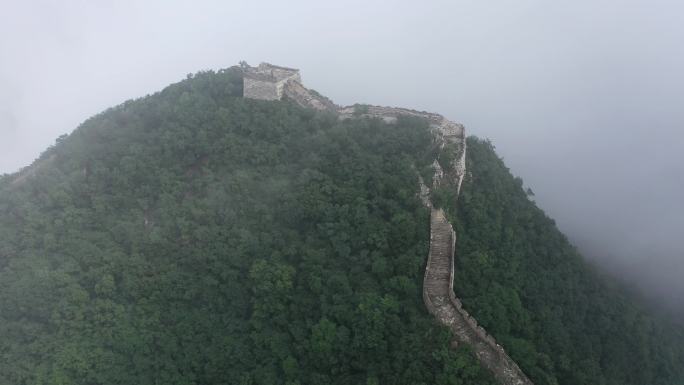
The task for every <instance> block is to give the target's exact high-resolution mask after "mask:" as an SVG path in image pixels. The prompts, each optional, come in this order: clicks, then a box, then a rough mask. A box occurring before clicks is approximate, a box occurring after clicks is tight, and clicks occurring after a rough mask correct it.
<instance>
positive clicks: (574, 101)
mask: <svg viewBox="0 0 684 385" xmlns="http://www.w3.org/2000/svg"><path fill="white" fill-rule="evenodd" d="M2 3H3V4H2V5H3V12H2V15H1V16H0V55H1V57H0V173H10V172H14V171H17V170H18V169H19V168H21V167H23V166H26V165H28V164H30V163H31V161H32V160H33V159H35V158H36V157H37V156H38V155H39V153H40V152H41V151H42V150H44V149H45V148H46V147H47V146H49V145H50V144H52V143H54V139H55V138H56V137H58V136H59V135H61V134H63V133H68V132H71V131H72V130H73V129H74V128H75V127H76V126H77V125H78V124H79V123H80V122H82V121H83V120H84V119H86V118H87V117H89V116H92V115H93V114H95V113H98V112H100V111H102V110H103V109H105V108H107V107H110V106H113V105H115V104H118V103H120V102H122V101H124V100H126V99H130V98H135V97H139V96H143V95H145V94H148V93H152V92H155V91H157V90H160V89H161V88H163V87H164V86H165V85H167V84H169V83H171V82H175V81H178V80H180V79H182V78H183V77H184V76H185V75H186V74H187V73H191V72H196V71H198V70H203V69H219V68H224V67H228V66H231V65H233V64H236V63H237V62H238V61H239V60H246V61H248V62H249V63H250V64H257V63H258V62H260V61H269V62H272V63H275V64H280V65H286V66H293V67H298V68H300V69H301V70H302V76H303V80H304V82H305V84H306V85H307V86H308V87H311V88H314V89H316V90H318V91H320V92H321V93H323V94H325V95H327V96H329V97H331V98H332V99H333V100H334V101H336V102H337V103H339V104H352V103H355V102H362V103H372V104H381V105H397V106H404V107H411V108H416V109H421V110H428V111H435V112H439V113H442V114H444V115H445V116H447V117H449V118H451V119H453V120H456V121H460V122H463V123H464V124H465V125H466V128H467V129H468V132H469V133H470V134H474V135H478V136H482V137H488V138H491V139H492V141H493V142H494V144H495V145H496V146H497V149H498V151H499V153H500V155H501V156H503V157H504V158H505V160H506V162H507V164H508V166H509V167H510V168H511V169H512V171H513V173H514V174H516V175H518V176H521V177H522V178H523V179H524V181H525V184H526V185H527V186H529V187H531V188H532V190H533V191H534V192H535V194H536V196H535V199H536V201H537V202H538V204H539V205H540V206H541V207H542V208H544V209H545V210H546V211H547V212H548V213H549V215H551V216H552V217H553V218H555V219H556V221H557V223H558V225H559V226H560V227H561V229H562V230H564V231H565V232H566V233H567V234H568V236H569V238H570V239H571V240H573V242H574V243H575V244H576V245H577V246H578V247H579V248H580V249H581V250H582V251H583V252H584V254H585V255H586V256H588V257H589V258H590V259H591V260H592V261H594V262H596V263H598V264H599V265H601V266H603V268H604V269H607V270H608V271H610V272H611V273H613V274H615V275H616V276H618V277H620V278H621V279H623V280H624V281H625V282H629V283H635V284H636V286H637V287H639V288H640V289H643V292H644V293H645V294H646V295H647V297H648V298H649V299H651V300H657V301H656V302H658V303H665V304H667V305H668V306H669V307H670V308H671V309H674V310H678V309H682V308H684V306H683V305H684V302H683V300H682V299H681V298H684V280H682V279H681V277H682V276H684V244H683V243H682V240H681V237H682V230H684V204H683V203H682V201H681V198H680V197H681V195H682V193H681V191H682V187H684V133H683V132H682V128H683V125H684V109H683V107H684V103H683V102H684V98H683V95H682V92H684V91H683V90H684V75H683V74H682V69H683V68H684V52H683V47H684V45H683V44H682V42H683V41H684V6H683V5H681V4H680V3H679V2H677V1H664V0H648V1H647V0H642V1H633V0H621V1H617V0H615V1H606V0H576V1H557V2H548V1H541V0H518V1H489V2H482V1H474V0H473V1H423V2H416V1H396V2H389V1H386V2H385V1H383V2H380V1H369V0H365V1H349V2H335V3H334V4H326V3H327V2H321V1H288V2H281V1H260V2H254V1H251V2H247V1H244V2H240V1H234V2H225V1H192V2H190V1H178V2H168V1H147V2H145V4H140V2H134V1H98V2H92V1H66V2H56V1H33V2H21V3H20V2H7V0H3V1H2ZM485 3H486V4H485Z"/></svg>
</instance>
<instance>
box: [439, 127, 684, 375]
mask: <svg viewBox="0 0 684 385" xmlns="http://www.w3.org/2000/svg"><path fill="white" fill-rule="evenodd" d="M467 157H468V158H467V165H468V170H469V174H468V176H467V177H466V178H465V180H464V183H463V188H462V190H461V194H460V197H459V201H458V210H456V207H450V209H451V210H450V214H451V215H452V217H453V218H455V222H456V232H457V233H458V234H459V238H458V242H457V255H458V258H457V259H456V261H457V266H456V277H455V280H454V287H455V291H456V293H457V295H458V296H459V297H461V299H462V301H463V304H464V306H465V308H467V309H468V310H469V311H470V312H471V314H472V315H473V316H474V317H475V318H476V319H477V320H478V322H480V323H481V324H482V325H483V326H484V327H485V328H486V329H487V331H488V332H490V333H492V334H493V335H494V336H495V337H496V339H497V341H498V342H500V343H501V344H502V345H504V346H505V347H506V351H507V352H508V353H509V354H510V355H511V357H512V358H513V359H515V360H516V362H517V363H518V364H519V365H520V366H521V367H522V369H523V370H524V371H525V372H526V373H527V374H528V375H530V376H531V377H532V379H533V380H534V382H535V383H536V384H554V383H560V384H573V385H578V384H616V385H617V384H682V383H684V364H683V363H684V349H683V346H684V336H683V335H682V330H681V328H677V327H675V326H673V325H671V324H670V323H669V322H668V321H667V320H666V319H659V318H658V317H657V316H652V315H650V314H648V313H647V312H646V311H645V310H644V308H643V307H642V306H640V305H639V304H637V303H636V302H635V301H634V300H632V299H631V298H628V297H627V296H626V295H625V294H624V293H625V291H624V290H622V289H621V288H620V287H618V286H616V285H615V284H613V283H611V281H610V280H609V279H608V278H607V277H604V276H601V275H600V274H598V273H597V272H596V271H593V270H592V269H591V268H589V267H588V265H587V264H586V263H585V262H584V261H583V260H582V258H581V257H580V256H579V254H578V253H577V251H576V250H575V249H574V248H573V247H572V246H571V245H570V244H569V243H568V241H567V239H566V238H565V236H564V235H563V234H561V233H560V232H559V231H558V229H557V228H556V227H555V224H554V222H553V220H551V219H549V218H548V217H546V215H545V214H544V213H543V211H542V210H540V209H539V208H537V207H536V206H535V204H534V203H533V202H532V201H530V199H529V196H528V195H527V194H526V193H525V191H524V190H523V188H522V181H521V180H520V179H519V178H514V177H513V176H512V175H511V174H510V172H509V171H508V169H507V168H506V167H505V165H504V163H503V161H502V160H501V159H500V158H498V156H497V155H496V153H495V152H494V148H493V146H492V144H491V143H490V142H488V141H483V140H479V139H477V138H472V137H471V138H469V140H468V154H467Z"/></svg>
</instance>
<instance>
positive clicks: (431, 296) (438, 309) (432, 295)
mask: <svg viewBox="0 0 684 385" xmlns="http://www.w3.org/2000/svg"><path fill="white" fill-rule="evenodd" d="M455 244H456V233H454V230H453V228H452V226H451V224H450V223H449V221H448V220H447V218H446V216H445V215H444V211H443V210H441V209H435V208H431V214H430V252H429V254H428V261H427V265H426V267H425V279H424V281H423V300H424V301H425V305H426V306H427V308H428V311H429V312H430V313H431V314H432V315H433V316H435V318H436V319H437V320H438V321H439V322H440V323H442V324H443V325H445V326H447V327H449V328H450V329H451V331H452V332H453V334H454V339H455V342H456V343H464V344H468V345H470V346H471V347H472V349H473V351H474V352H475V355H476V356H477V358H478V359H479V361H480V363H481V364H482V366H484V367H485V368H487V369H488V370H489V371H491V372H492V374H494V377H496V379H497V380H498V381H499V382H500V383H501V384H504V385H532V381H530V379H528V378H527V376H525V374H524V373H523V372H522V370H520V368H519V367H518V365H517V364H516V363H515V362H514V361H513V360H512V359H511V358H510V357H509V356H508V355H507V354H506V352H505V351H504V349H503V348H502V347H501V346H500V345H498V344H497V343H496V341H495V340H494V338H492V337H491V336H490V335H489V334H487V332H486V331H485V330H484V329H483V328H482V327H481V326H478V325H477V321H475V319H474V318H473V317H471V316H470V314H468V312H467V311H466V310H465V309H463V307H462V305H461V301H459V300H458V299H457V298H456V295H455V294H454V290H453V279H454V248H455Z"/></svg>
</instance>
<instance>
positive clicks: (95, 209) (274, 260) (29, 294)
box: [0, 69, 684, 385]
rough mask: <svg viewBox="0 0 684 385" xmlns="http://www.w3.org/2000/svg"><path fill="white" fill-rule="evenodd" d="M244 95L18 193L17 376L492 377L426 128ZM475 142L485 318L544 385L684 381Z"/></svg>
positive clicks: (13, 360) (634, 315)
mask: <svg viewBox="0 0 684 385" xmlns="http://www.w3.org/2000/svg"><path fill="white" fill-rule="evenodd" d="M241 84H242V83H241V77H240V73H239V71H237V70H236V69H227V70H221V71H218V72H211V71H209V72H202V73H198V74H196V75H193V76H189V77H188V79H186V80H184V81H182V82H180V83H177V84H174V85H171V86H169V87H167V88H166V89H164V90H163V91H161V92H159V93H156V94H154V95H152V96H148V97H145V98H141V99H138V100H132V101H127V102H125V103H123V104H122V105H119V106H117V107H114V108H111V109H109V110H107V111H105V112H103V113H101V114H99V115H97V116H95V117H93V118H91V119H88V120H87V121H86V122H85V123H84V124H83V125H81V126H80V127H79V128H78V129H77V130H76V131H75V132H74V133H73V134H71V135H69V136H68V137H61V138H60V139H59V140H58V143H57V144H56V145H55V146H53V147H51V148H50V149H48V150H47V151H46V152H45V153H44V154H43V155H42V157H41V160H40V161H39V162H38V163H36V165H35V166H34V168H32V169H31V170H27V172H28V171H30V173H28V174H20V175H12V176H5V177H3V178H1V179H0V309H1V311H0V337H1V338H0V351H1V352H2V354H3V360H1V361H0V382H2V383H11V384H19V385H28V384H46V385H47V384H51V385H52V384H55V385H56V384H64V383H71V384H88V385H93V384H103V385H104V384H112V383H122V384H149V383H153V382H155V381H158V382H159V381H160V382H163V383H165V384H178V385H181V384H182V385H186V384H193V383H205V384H223V383H236V384H289V385H293V384H320V383H339V384H349V383H366V384H384V383H397V384H402V383H403V384H420V383H425V384H433V383H435V384H445V385H446V384H469V383H477V384H493V382H492V379H491V377H490V376H489V374H488V373H486V372H485V371H484V370H483V369H482V368H481V367H480V366H479V364H478V363H477V360H476V359H475V357H474V356H473V355H472V352H471V351H470V349H469V348H468V347H467V346H459V347H458V348H456V349H452V348H451V346H450V336H449V332H448V330H446V329H443V328H441V327H439V326H438V325H437V324H436V323H435V321H434V320H433V319H432V317H431V316H430V315H429V314H428V313H427V311H426V310H425V308H424V305H423V302H422V296H421V286H422V279H423V272H424V264H425V257H426V255H427V251H428V250H427V249H428V239H429V238H428V237H429V234H428V229H429V225H428V212H427V210H426V208H425V207H424V206H422V204H421V202H420V200H419V198H418V192H419V191H418V190H419V184H418V172H419V170H420V171H421V172H423V173H424V172H426V170H429V167H428V166H429V165H430V164H431V163H432V162H433V160H434V158H435V155H436V154H435V151H436V149H435V148H434V147H433V146H432V141H431V137H430V134H429V131H428V125H427V123H426V122H424V121H421V120H418V119H401V120H399V122H398V123H397V124H396V125H388V124H385V123H384V122H382V121H380V120H368V119H353V120H349V121H344V122H341V121H339V120H338V119H337V117H336V116H334V115H328V114H322V113H316V112H314V111H311V110H306V109H302V108H299V107H297V106H295V105H293V104H291V103H289V102H287V101H284V102H264V101H254V100H245V99H242V98H241V97H240V95H241ZM468 145H469V152H468V169H469V173H468V177H467V178H466V180H465V182H464V186H463V190H462V196H461V198H460V199H459V201H458V205H455V204H454V201H453V199H451V198H453V192H451V193H450V192H449V191H444V192H442V193H443V195H444V197H443V198H442V199H441V202H442V204H443V205H444V206H445V207H446V208H447V210H448V211H449V215H450V216H451V218H452V219H454V220H455V222H456V224H457V230H458V234H459V240H458V242H457V245H458V253H459V258H458V268H457V271H458V275H457V278H456V282H455V283H456V291H457V293H458V295H460V296H462V298H463V303H464V305H465V306H466V307H467V308H468V310H469V311H470V312H471V313H472V314H473V315H475V317H476V318H477V319H478V320H480V322H481V323H482V324H483V325H484V326H485V327H487V329H488V331H489V332H491V333H492V334H493V335H494V336H495V337H496V338H497V341H499V342H500V343H502V344H503V345H504V347H505V348H506V349H507V351H508V352H510V354H511V356H512V357H513V358H514V359H516V360H517V361H518V362H519V363H520V365H521V366H522V367H523V369H524V370H525V371H526V372H527V373H529V375H530V376H531V377H532V378H533V379H534V380H535V382H536V383H539V384H556V383H557V384H567V385H577V384H587V385H588V384H616V385H617V384H621V385H624V384H635V385H637V384H639V385H643V384H644V383H648V384H672V383H676V381H678V380H679V381H680V380H681V379H682V368H681V366H680V364H681V362H682V357H684V356H683V352H682V346H684V344H683V343H682V341H683V339H682V335H681V329H675V328H672V327H670V326H669V325H668V324H667V322H665V321H663V320H659V319H657V318H655V317H653V316H651V315H649V314H648V313H647V312H645V311H644V310H643V308H642V307H641V306H640V305H639V304H638V303H637V302H634V301H633V300H632V299H631V298H629V297H627V296H626V295H625V294H624V293H623V291H622V290H620V288H618V287H614V285H613V284H611V283H610V282H609V281H606V280H605V279H603V278H602V277H600V276H599V275H597V274H596V273H595V272H593V271H592V270H591V269H590V268H588V267H587V266H586V265H585V264H584V263H583V262H582V260H581V258H580V257H579V256H578V254H577V253H576V251H575V250H574V249H573V248H572V247H571V246H570V245H569V244H568V242H567V240H566V239H565V237H564V236H563V235H562V234H561V233H560V232H558V230H557V229H556V228H555V226H554V223H553V221H552V220H550V219H549V218H547V217H546V216H545V215H544V213H543V212H542V211H541V210H540V209H538V208H537V207H536V206H535V205H534V204H533V203H532V202H530V200H529V197H528V195H527V193H526V192H525V191H524V190H523V187H522V181H521V180H520V179H516V178H514V177H512V176H511V175H510V173H509V172H508V170H507V168H506V167H505V166H504V165H503V163H502V161H501V160H500V159H499V158H498V157H497V156H496V154H495V153H494V151H493V147H492V145H491V144H490V143H488V142H484V141H481V140H478V139H475V138H471V139H470V140H469V143H468ZM450 197H451V198H450Z"/></svg>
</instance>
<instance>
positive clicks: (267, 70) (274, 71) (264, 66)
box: [243, 63, 302, 100]
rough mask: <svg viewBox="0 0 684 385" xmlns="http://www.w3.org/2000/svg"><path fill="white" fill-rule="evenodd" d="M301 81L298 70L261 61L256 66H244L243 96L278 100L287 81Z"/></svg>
mask: <svg viewBox="0 0 684 385" xmlns="http://www.w3.org/2000/svg"><path fill="white" fill-rule="evenodd" d="M290 80H292V81H295V82H297V83H301V82H302V79H301V77H300V76H299V70H298V69H295V68H287V67H280V66H276V65H273V64H269V63H261V64H259V66H258V67H249V66H247V67H245V69H244V91H243V97H245V98H249V99H261V100H280V99H282V97H283V90H284V88H285V84H286V83H287V82H288V81H290Z"/></svg>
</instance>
